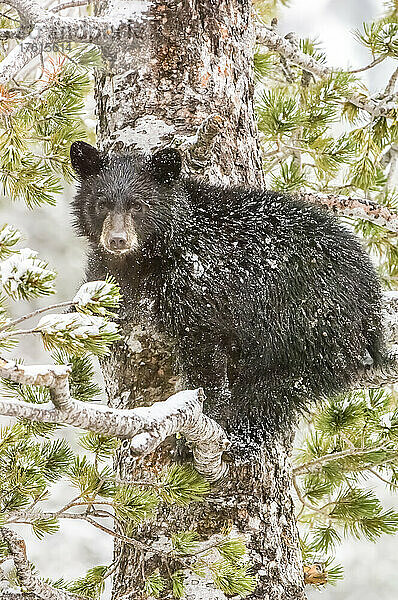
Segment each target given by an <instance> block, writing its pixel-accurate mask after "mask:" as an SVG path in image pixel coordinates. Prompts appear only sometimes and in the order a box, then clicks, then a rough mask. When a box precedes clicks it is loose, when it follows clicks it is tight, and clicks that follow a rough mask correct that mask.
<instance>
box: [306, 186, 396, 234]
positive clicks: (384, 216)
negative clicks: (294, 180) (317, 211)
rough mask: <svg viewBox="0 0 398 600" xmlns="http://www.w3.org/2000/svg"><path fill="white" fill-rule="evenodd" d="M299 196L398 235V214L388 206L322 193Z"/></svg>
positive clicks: (361, 199)
mask: <svg viewBox="0 0 398 600" xmlns="http://www.w3.org/2000/svg"><path fill="white" fill-rule="evenodd" d="M299 195H300V197H301V198H302V199H303V200H305V201H307V202H311V203H313V204H321V205H322V206H326V207H327V208H328V209H330V210H332V211H333V212H335V213H337V214H339V215H342V216H346V217H353V218H355V219H363V220H364V221H369V222H371V223H374V224H375V225H379V226H380V227H384V228H385V229H388V230H389V231H393V232H394V233H398V213H396V212H393V211H391V210H390V209H389V208H387V207H386V206H382V205H380V204H377V203H376V202H372V200H366V199H365V198H351V197H347V196H340V195H334V194H323V193H321V192H315V193H312V192H305V193H302V194H299Z"/></svg>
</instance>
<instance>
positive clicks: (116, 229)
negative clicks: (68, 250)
mask: <svg viewBox="0 0 398 600" xmlns="http://www.w3.org/2000/svg"><path fill="white" fill-rule="evenodd" d="M70 156H71V162H72V167H73V169H74V171H75V172H76V175H77V177H78V179H79V180H80V186H79V189H78V192H77V194H76V197H75V199H74V201H73V212H74V216H75V225H76V227H77V229H78V231H79V233H81V234H82V235H84V236H86V237H87V238H88V239H89V240H90V241H91V242H92V243H94V244H96V245H98V246H102V248H103V249H104V250H106V251H107V252H109V253H111V254H113V255H116V256H124V255H126V254H129V253H132V252H135V251H136V250H138V249H139V248H140V247H142V246H143V245H144V244H145V242H146V241H147V240H148V239H149V238H151V237H153V236H154V235H155V236H156V233H161V232H164V230H165V229H169V228H170V226H171V223H172V220H173V205H174V201H175V197H176V195H177V194H178V190H177V188H178V179H179V176H180V173H181V166H182V161H181V155H180V153H179V152H178V150H175V149H173V148H165V149H163V150H158V151H157V152H155V153H154V154H152V156H143V155H121V156H118V155H113V154H104V153H101V152H99V151H98V150H97V149H96V148H94V147H93V146H90V144H87V143H85V142H80V141H79V142H74V143H73V144H72V146H71V149H70Z"/></svg>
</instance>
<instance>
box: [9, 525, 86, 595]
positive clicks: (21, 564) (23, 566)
mask: <svg viewBox="0 0 398 600" xmlns="http://www.w3.org/2000/svg"><path fill="white" fill-rule="evenodd" d="M0 538H1V539H2V540H3V541H4V542H5V543H6V544H7V546H8V550H9V552H10V554H11V557H12V559H13V561H14V565H15V570H16V572H17V575H18V579H19V581H20V583H21V586H23V587H24V588H26V589H27V590H28V592H30V593H31V594H35V595H36V596H38V597H39V598H41V599H42V600H77V596H75V595H73V594H69V593H68V592H66V591H64V590H61V589H57V588H55V587H53V586H52V585H50V584H48V583H46V582H45V581H43V580H41V579H39V578H38V577H36V576H35V575H33V574H32V570H31V568H30V564H29V561H28V558H27V556H26V547H25V542H24V541H23V540H22V539H21V538H19V537H18V536H17V534H16V533H14V531H11V529H8V528H7V527H1V528H0Z"/></svg>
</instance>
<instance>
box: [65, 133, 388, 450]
mask: <svg viewBox="0 0 398 600" xmlns="http://www.w3.org/2000/svg"><path fill="white" fill-rule="evenodd" d="M71 155H72V164H73V165H74V168H75V170H76V171H77V173H78V175H79V178H80V181H81V183H80V186H79V188H78V191H77V194H76V198H75V200H74V203H73V211H74V215H75V221H76V226H77V229H78V231H79V232H80V234H82V235H84V236H86V237H87V238H88V239H89V241H90V242H91V252H90V256H89V267H88V272H87V276H88V279H89V280H90V279H91V280H93V279H98V278H103V277H104V276H105V275H106V274H111V275H113V276H114V277H115V278H116V280H117V281H118V282H119V284H120V286H121V289H122V292H123V294H124V295H125V305H124V312H125V316H127V318H129V317H133V318H135V319H137V318H138V319H139V317H140V314H141V311H142V310H143V307H148V306H149V307H151V312H152V315H153V318H154V322H155V323H156V326H157V327H158V328H159V330H161V331H162V332H165V333H167V334H168V335H169V336H172V338H173V339H174V340H175V347H176V356H177V357H178V361H179V364H180V367H181V369H182V372H183V374H184V375H185V378H186V382H187V384H188V385H191V386H203V387H204V388H205V392H206V394H207V406H206V411H207V413H208V414H209V415H210V416H213V417H214V418H216V419H218V420H219V421H220V422H221V423H222V424H223V425H224V426H226V427H227V429H228V433H229V434H230V435H232V436H235V435H238V436H239V437H244V438H245V439H246V440H247V439H248V436H249V437H250V438H251V439H252V440H253V441H260V440H261V438H262V436H263V433H264V431H265V430H268V431H269V430H270V429H274V428H281V427H284V426H286V425H287V424H288V422H291V420H292V419H295V417H296V416H297V414H298V413H299V412H300V411H302V410H303V409H305V408H306V407H308V406H309V402H310V401H311V400H313V399H315V398H320V397H322V396H327V395H331V394H335V393H337V392H340V391H342V390H344V389H346V388H347V387H348V386H349V384H350V382H352V381H353V379H354V378H355V377H356V375H357V374H358V372H359V371H361V370H363V369H364V368H365V367H364V366H365V365H367V364H370V363H372V362H373V364H380V363H381V360H382V358H381V355H382V336H381V323H380V321H381V317H380V312H381V291H380V284H379V281H378V278H377V275H376V273H375V270H374V268H373V266H372V263H371V261H370V259H369V258H368V256H367V255H366V254H365V252H364V250H363V249H362V247H361V244H360V242H359V241H358V239H357V238H356V237H355V236H354V235H353V234H352V233H351V232H350V231H349V230H348V229H347V228H346V227H345V226H343V225H342V224H341V223H339V222H338V221H337V220H336V219H335V218H334V217H333V216H332V215H330V214H328V213H327V212H326V211H325V210H324V209H321V208H317V207H315V206H312V205H311V206H310V205H307V204H304V203H303V202H301V201H298V200H295V199H294V198H293V197H291V196H287V195H284V194H282V193H276V192H271V191H266V190H258V189H245V188H225V187H217V186H211V185H208V184H206V183H200V182H197V181H194V180H192V179H185V178H183V177H181V176H180V174H179V171H180V158H179V155H178V154H177V153H176V151H173V150H165V151H160V153H157V154H155V156H154V157H152V158H144V157H141V156H111V157H107V156H102V155H100V154H99V153H98V152H97V151H96V150H95V149H93V148H91V147H90V146H87V145H86V144H82V143H80V142H78V143H77V145H74V147H72V151H71ZM104 203H105V205H106V207H105V208H104ZM137 203H138V204H139V203H141V204H142V207H141V210H140V211H139V212H137ZM99 206H101V209H100V208H99ZM132 206H134V207H135V208H134V211H133V212H131V209H132ZM113 211H116V212H119V213H126V212H130V213H131V214H132V215H133V221H134V228H135V233H136V234H137V238H138V248H135V249H134V250H133V251H132V252H131V253H127V254H124V255H121V256H115V255H112V254H110V253H108V252H106V251H105V250H104V249H103V248H102V247H101V245H100V237H101V228H102V224H103V221H104V219H105V217H106V215H107V214H109V213H112V212H113Z"/></svg>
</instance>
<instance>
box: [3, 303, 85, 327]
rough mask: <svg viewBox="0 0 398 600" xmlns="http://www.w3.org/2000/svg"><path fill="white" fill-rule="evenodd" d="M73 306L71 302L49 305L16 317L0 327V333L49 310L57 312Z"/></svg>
mask: <svg viewBox="0 0 398 600" xmlns="http://www.w3.org/2000/svg"><path fill="white" fill-rule="evenodd" d="M73 305H74V302H73V300H70V301H67V302H58V303H57V304H50V305H49V306H44V307H42V308H38V309H36V310H34V311H32V312H30V313H27V314H26V315H22V317H17V318H16V319H13V320H12V321H8V322H7V324H6V325H4V326H3V327H0V332H1V331H4V330H5V329H10V328H12V327H15V325H19V323H23V321H28V320H29V319H33V318H34V317H37V316H39V315H41V314H43V313H45V312H48V311H49V310H58V309H60V308H69V307H71V306H73Z"/></svg>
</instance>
